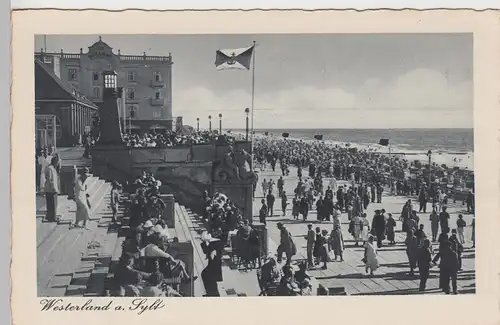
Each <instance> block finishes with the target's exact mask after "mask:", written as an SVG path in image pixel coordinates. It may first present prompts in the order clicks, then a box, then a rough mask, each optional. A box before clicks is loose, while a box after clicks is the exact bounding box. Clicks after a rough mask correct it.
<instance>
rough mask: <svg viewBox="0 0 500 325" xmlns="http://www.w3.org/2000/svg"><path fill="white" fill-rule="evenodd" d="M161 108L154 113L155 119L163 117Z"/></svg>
mask: <svg viewBox="0 0 500 325" xmlns="http://www.w3.org/2000/svg"><path fill="white" fill-rule="evenodd" d="M161 115H162V114H161V108H158V109H157V110H156V112H153V117H154V118H160V117H161Z"/></svg>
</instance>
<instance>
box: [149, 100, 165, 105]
mask: <svg viewBox="0 0 500 325" xmlns="http://www.w3.org/2000/svg"><path fill="white" fill-rule="evenodd" d="M164 105H165V98H159V99H156V98H151V106H164Z"/></svg>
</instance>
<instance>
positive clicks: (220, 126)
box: [219, 113, 222, 134]
mask: <svg viewBox="0 0 500 325" xmlns="http://www.w3.org/2000/svg"><path fill="white" fill-rule="evenodd" d="M219 134H222V113H219Z"/></svg>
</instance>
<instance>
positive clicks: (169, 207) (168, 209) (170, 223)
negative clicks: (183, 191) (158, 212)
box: [161, 194, 175, 229]
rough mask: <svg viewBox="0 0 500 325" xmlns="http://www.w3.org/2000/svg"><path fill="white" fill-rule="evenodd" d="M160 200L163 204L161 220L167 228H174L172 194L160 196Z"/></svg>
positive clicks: (173, 200) (173, 201)
mask: <svg viewBox="0 0 500 325" xmlns="http://www.w3.org/2000/svg"><path fill="white" fill-rule="evenodd" d="M161 199H162V200H163V202H165V210H163V220H165V223H166V224H167V227H168V228H171V229H174V228H175V198H174V195H173V194H162V195H161Z"/></svg>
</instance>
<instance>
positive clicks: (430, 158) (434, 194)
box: [427, 150, 436, 208]
mask: <svg viewBox="0 0 500 325" xmlns="http://www.w3.org/2000/svg"><path fill="white" fill-rule="evenodd" d="M427 157H428V158H429V190H430V191H431V192H432V207H433V208H434V204H435V203H436V193H434V191H433V190H432V166H431V164H432V151H431V150H429V151H427Z"/></svg>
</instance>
